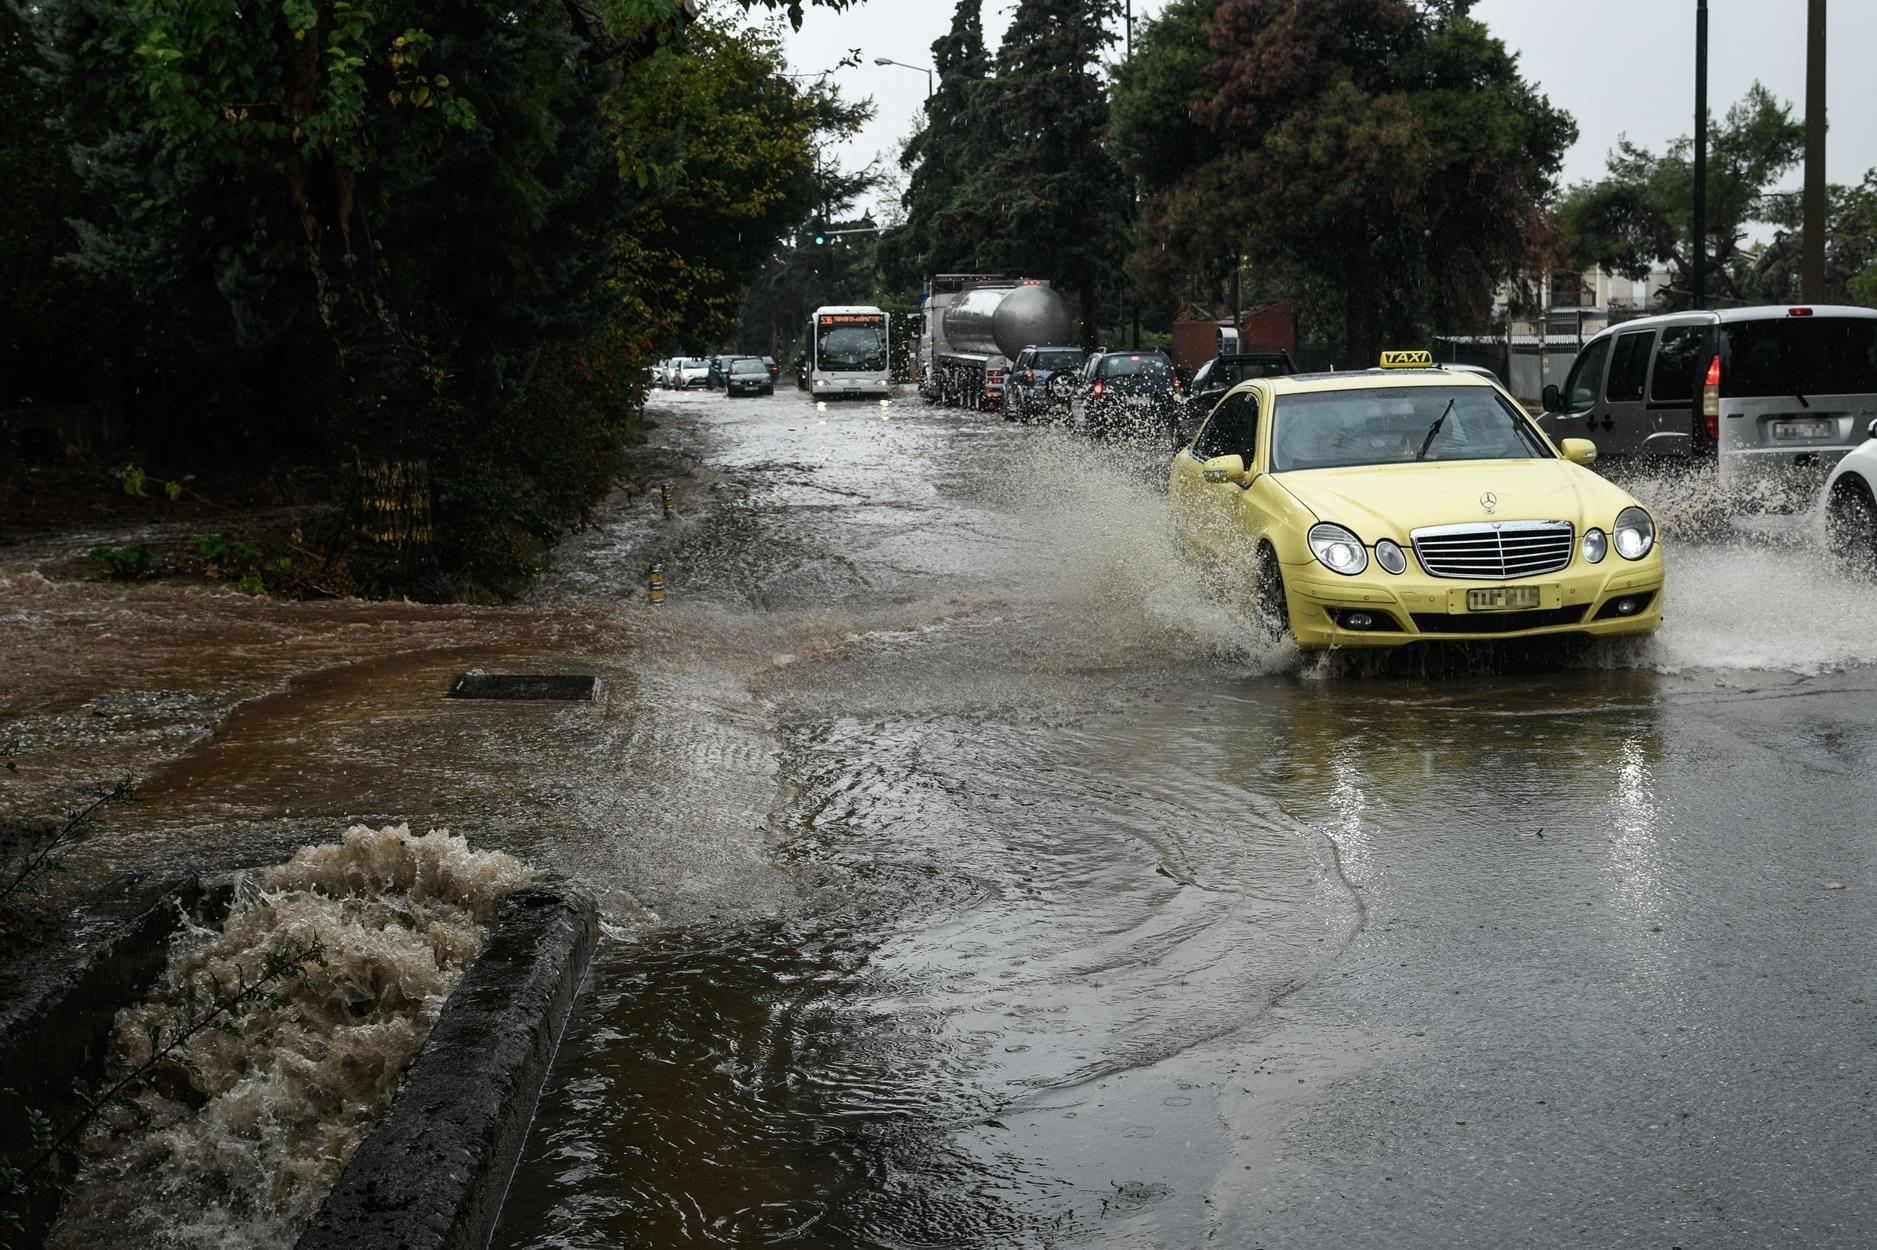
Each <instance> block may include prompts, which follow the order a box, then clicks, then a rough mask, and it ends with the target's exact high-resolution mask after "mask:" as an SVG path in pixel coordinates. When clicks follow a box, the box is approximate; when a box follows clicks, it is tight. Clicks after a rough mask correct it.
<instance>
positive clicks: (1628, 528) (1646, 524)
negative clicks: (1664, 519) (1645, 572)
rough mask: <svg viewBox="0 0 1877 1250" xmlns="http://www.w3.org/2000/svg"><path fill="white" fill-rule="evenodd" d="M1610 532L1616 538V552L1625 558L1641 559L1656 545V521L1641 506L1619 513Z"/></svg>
mask: <svg viewBox="0 0 1877 1250" xmlns="http://www.w3.org/2000/svg"><path fill="white" fill-rule="evenodd" d="M1610 532H1611V533H1612V534H1613V535H1615V538H1616V554H1617V555H1619V556H1622V557H1623V558H1624V559H1625V560H1640V559H1642V558H1643V557H1644V556H1646V555H1648V554H1649V550H1650V548H1652V547H1654V546H1655V522H1654V521H1652V520H1650V519H1649V514H1648V513H1647V512H1644V511H1643V510H1642V509H1641V508H1625V509H1623V510H1622V511H1621V512H1619V513H1617V514H1616V524H1615V526H1613V527H1612V528H1611V531H1610Z"/></svg>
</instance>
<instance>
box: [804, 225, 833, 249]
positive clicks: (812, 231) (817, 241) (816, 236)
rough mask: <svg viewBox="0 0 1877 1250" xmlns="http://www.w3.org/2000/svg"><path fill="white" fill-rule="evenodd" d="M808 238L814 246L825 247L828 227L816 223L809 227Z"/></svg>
mask: <svg viewBox="0 0 1877 1250" xmlns="http://www.w3.org/2000/svg"><path fill="white" fill-rule="evenodd" d="M808 238H809V241H810V242H812V243H813V244H814V245H815V246H816V247H826V246H827V245H828V228H827V227H826V226H824V225H821V224H819V223H817V224H816V225H814V226H812V227H810V228H809V231H808Z"/></svg>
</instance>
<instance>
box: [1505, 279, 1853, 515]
mask: <svg viewBox="0 0 1877 1250" xmlns="http://www.w3.org/2000/svg"><path fill="white" fill-rule="evenodd" d="M1544 406H1545V412H1544V415H1543V416H1541V417H1540V418H1539V423H1540V425H1542V426H1543V427H1544V430H1545V432H1546V433H1547V434H1549V435H1551V436H1552V438H1553V439H1554V440H1555V439H1563V438H1588V439H1592V440H1594V441H1595V442H1596V444H1597V455H1598V458H1599V460H1622V459H1624V458H1630V459H1641V458H1645V457H1653V458H1670V459H1686V458H1691V457H1711V458H1714V459H1715V460H1716V461H1717V467H1718V470H1719V474H1720V478H1721V481H1722V482H1723V483H1725V484H1727V485H1728V486H1730V487H1742V486H1745V487H1755V486H1766V487H1770V488H1773V490H1772V491H1771V497H1769V499H1768V502H1769V503H1770V504H1771V505H1772V506H1774V507H1782V506H1784V507H1791V506H1797V505H1798V504H1800V503H1801V502H1802V501H1804V500H1805V499H1806V498H1807V497H1808V496H1809V494H1810V491H1811V490H1812V489H1815V488H1816V486H1817V484H1818V483H1819V482H1821V481H1823V480H1824V478H1825V476H1826V474H1827V473H1828V472H1829V471H1830V469H1831V467H1832V466H1833V465H1834V464H1836V463H1837V462H1838V460H1839V458H1840V457H1842V456H1843V455H1844V454H1845V453H1846V452H1848V451H1850V450H1851V449H1852V448H1853V447H1856V446H1858V445H1859V444H1860V443H1862V442H1863V441H1864V439H1865V436H1866V435H1865V429H1866V427H1867V426H1869V425H1870V423H1871V420H1872V418H1873V417H1877V311H1873V310H1871V309H1868V308H1850V307H1842V306H1833V305H1816V306H1812V307H1796V306H1791V307H1789V306H1785V305H1772V306H1767V307H1758V308H1729V309H1723V310H1721V311H1718V312H1684V313H1665V314H1663V315H1660V316H1655V317H1640V318H1638V319H1636V320H1634V321H1625V322H1620V323H1619V324H1617V325H1613V326H1611V327H1610V328H1609V329H1607V330H1604V331H1603V332H1602V333H1600V334H1598V335H1597V336H1596V337H1595V338H1593V339H1591V340H1590V342H1588V343H1586V344H1585V345H1584V348H1583V350H1582V351H1581V352H1579V353H1578V355H1577V360H1576V362H1575V363H1573V364H1572V366H1571V372H1570V374H1569V375H1568V376H1567V377H1566V379H1565V382H1564V385H1563V387H1562V388H1559V387H1556V386H1547V387H1546V388H1545V403H1544Z"/></svg>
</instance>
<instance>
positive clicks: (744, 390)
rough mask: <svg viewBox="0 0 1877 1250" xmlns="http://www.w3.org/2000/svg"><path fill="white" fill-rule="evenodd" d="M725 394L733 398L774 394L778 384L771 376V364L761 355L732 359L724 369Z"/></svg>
mask: <svg viewBox="0 0 1877 1250" xmlns="http://www.w3.org/2000/svg"><path fill="white" fill-rule="evenodd" d="M723 377H724V386H723V389H724V394H725V395H727V396H728V397H729V398H731V399H735V398H736V397H737V396H738V395H773V394H775V393H776V384H775V382H774V381H773V380H772V379H771V378H770V376H769V366H768V365H765V364H764V363H763V361H762V357H760V356H738V357H736V358H735V359H734V360H732V361H730V363H729V366H728V367H727V368H726V369H725V371H724V375H723Z"/></svg>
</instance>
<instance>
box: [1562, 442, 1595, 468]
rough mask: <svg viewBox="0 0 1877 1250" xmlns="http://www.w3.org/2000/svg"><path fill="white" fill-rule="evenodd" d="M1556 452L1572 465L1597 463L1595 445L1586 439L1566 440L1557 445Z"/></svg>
mask: <svg viewBox="0 0 1877 1250" xmlns="http://www.w3.org/2000/svg"><path fill="white" fill-rule="evenodd" d="M1558 450H1559V451H1561V452H1563V453H1564V458H1565V459H1566V460H1569V461H1570V462H1571V463H1572V464H1583V465H1591V464H1595V463H1597V445H1596V444H1595V443H1593V442H1591V441H1590V440H1589V439H1587V438H1567V439H1565V440H1564V441H1563V442H1562V443H1559V444H1558Z"/></svg>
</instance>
